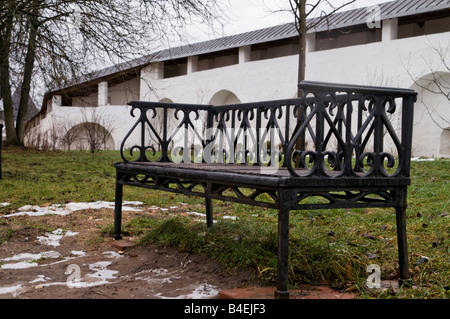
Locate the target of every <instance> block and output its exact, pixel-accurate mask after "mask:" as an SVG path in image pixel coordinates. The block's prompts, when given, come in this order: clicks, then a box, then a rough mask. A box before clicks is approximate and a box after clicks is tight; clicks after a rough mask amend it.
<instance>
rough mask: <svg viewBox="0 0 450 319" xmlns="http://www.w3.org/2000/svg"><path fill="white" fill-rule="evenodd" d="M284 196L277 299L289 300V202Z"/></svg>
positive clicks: (281, 204) (279, 224)
mask: <svg viewBox="0 0 450 319" xmlns="http://www.w3.org/2000/svg"><path fill="white" fill-rule="evenodd" d="M283 197H284V196H280V197H279V201H280V209H279V211H278V265H277V290H276V291H275V298H277V299H288V298H289V291H288V270H289V201H288V199H287V198H283Z"/></svg>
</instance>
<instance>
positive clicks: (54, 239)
mask: <svg viewBox="0 0 450 319" xmlns="http://www.w3.org/2000/svg"><path fill="white" fill-rule="evenodd" d="M77 234H78V233H75V232H71V231H70V230H68V231H67V232H66V233H65V234H64V231H63V230H62V229H61V228H58V229H57V230H54V231H52V232H51V233H45V235H46V236H38V237H37V239H38V241H39V242H40V243H41V244H43V245H47V246H53V247H57V246H59V245H60V243H59V241H60V240H61V239H62V238H63V237H64V236H70V237H71V236H75V235H77Z"/></svg>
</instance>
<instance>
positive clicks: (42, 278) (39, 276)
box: [29, 275, 52, 284]
mask: <svg viewBox="0 0 450 319" xmlns="http://www.w3.org/2000/svg"><path fill="white" fill-rule="evenodd" d="M47 280H52V279H51V278H49V277H45V276H44V275H37V277H36V279H34V280H31V281H29V283H30V284H35V283H37V282H46V281H47Z"/></svg>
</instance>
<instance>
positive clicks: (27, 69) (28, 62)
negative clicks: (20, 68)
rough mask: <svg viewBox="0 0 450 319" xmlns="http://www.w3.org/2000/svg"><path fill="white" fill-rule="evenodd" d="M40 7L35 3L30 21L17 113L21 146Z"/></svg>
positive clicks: (18, 136)
mask: <svg viewBox="0 0 450 319" xmlns="http://www.w3.org/2000/svg"><path fill="white" fill-rule="evenodd" d="M39 6H40V1H35V5H34V7H33V10H32V12H31V14H30V17H29V21H28V25H29V27H30V35H29V38H28V48H27V54H26V56H25V66H24V73H23V82H22V88H21V91H20V103H19V111H18V113H17V122H16V135H17V142H18V144H19V145H20V146H24V138H25V123H26V120H27V111H28V102H29V98H30V89H31V77H32V75H33V67H34V60H35V56H36V39H37V29H38V28H39V18H38V17H39Z"/></svg>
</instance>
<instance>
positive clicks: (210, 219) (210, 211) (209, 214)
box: [205, 197, 213, 229]
mask: <svg viewBox="0 0 450 319" xmlns="http://www.w3.org/2000/svg"><path fill="white" fill-rule="evenodd" d="M205 206H206V226H207V227H208V229H211V227H212V225H213V208H212V199H211V198H209V197H206V198H205Z"/></svg>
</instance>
